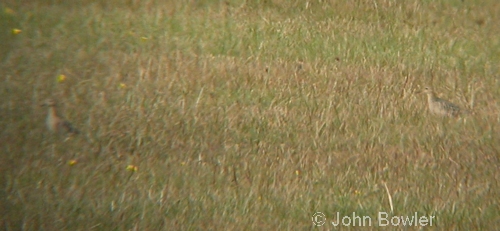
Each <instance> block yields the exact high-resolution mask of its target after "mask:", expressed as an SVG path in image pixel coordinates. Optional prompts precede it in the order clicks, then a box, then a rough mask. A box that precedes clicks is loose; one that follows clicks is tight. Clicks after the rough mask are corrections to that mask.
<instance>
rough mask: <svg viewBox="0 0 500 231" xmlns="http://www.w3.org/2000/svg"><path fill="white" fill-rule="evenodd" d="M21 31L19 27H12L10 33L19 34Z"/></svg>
mask: <svg viewBox="0 0 500 231" xmlns="http://www.w3.org/2000/svg"><path fill="white" fill-rule="evenodd" d="M21 32H22V30H21V29H17V28H14V29H12V34H13V35H16V34H20V33H21Z"/></svg>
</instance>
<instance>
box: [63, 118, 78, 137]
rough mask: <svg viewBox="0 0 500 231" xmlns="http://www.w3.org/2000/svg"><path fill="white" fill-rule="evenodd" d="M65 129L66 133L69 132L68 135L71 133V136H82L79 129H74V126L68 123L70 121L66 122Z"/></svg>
mask: <svg viewBox="0 0 500 231" xmlns="http://www.w3.org/2000/svg"><path fill="white" fill-rule="evenodd" d="M63 125H64V128H65V129H66V131H68V133H71V134H75V135H77V134H80V131H79V130H78V129H76V128H75V127H73V125H72V124H71V123H70V122H68V121H64V124H63Z"/></svg>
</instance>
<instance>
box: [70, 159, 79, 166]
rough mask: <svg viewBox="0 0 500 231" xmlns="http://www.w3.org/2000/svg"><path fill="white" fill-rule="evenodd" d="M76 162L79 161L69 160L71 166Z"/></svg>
mask: <svg viewBox="0 0 500 231" xmlns="http://www.w3.org/2000/svg"><path fill="white" fill-rule="evenodd" d="M76 163H77V162H76V160H70V161H68V165H69V166H73V165H75V164H76Z"/></svg>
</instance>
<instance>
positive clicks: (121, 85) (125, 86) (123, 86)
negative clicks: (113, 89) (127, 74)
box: [118, 83, 127, 89]
mask: <svg viewBox="0 0 500 231" xmlns="http://www.w3.org/2000/svg"><path fill="white" fill-rule="evenodd" d="M118 88H120V89H125V88H127V85H126V84H124V83H120V84H118Z"/></svg>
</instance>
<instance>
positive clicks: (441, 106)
mask: <svg viewBox="0 0 500 231" xmlns="http://www.w3.org/2000/svg"><path fill="white" fill-rule="evenodd" d="M422 92H423V93H426V94H427V102H428V104H429V111H430V112H431V113H432V114H434V115H438V116H443V117H458V116H460V115H462V114H468V112H467V111H466V110H463V109H461V108H460V107H459V106H457V105H455V104H453V103H451V102H449V101H447V100H444V99H441V98H439V97H437V96H436V94H435V93H434V91H433V90H432V88H431V87H429V86H426V87H424V89H423V91H422Z"/></svg>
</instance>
